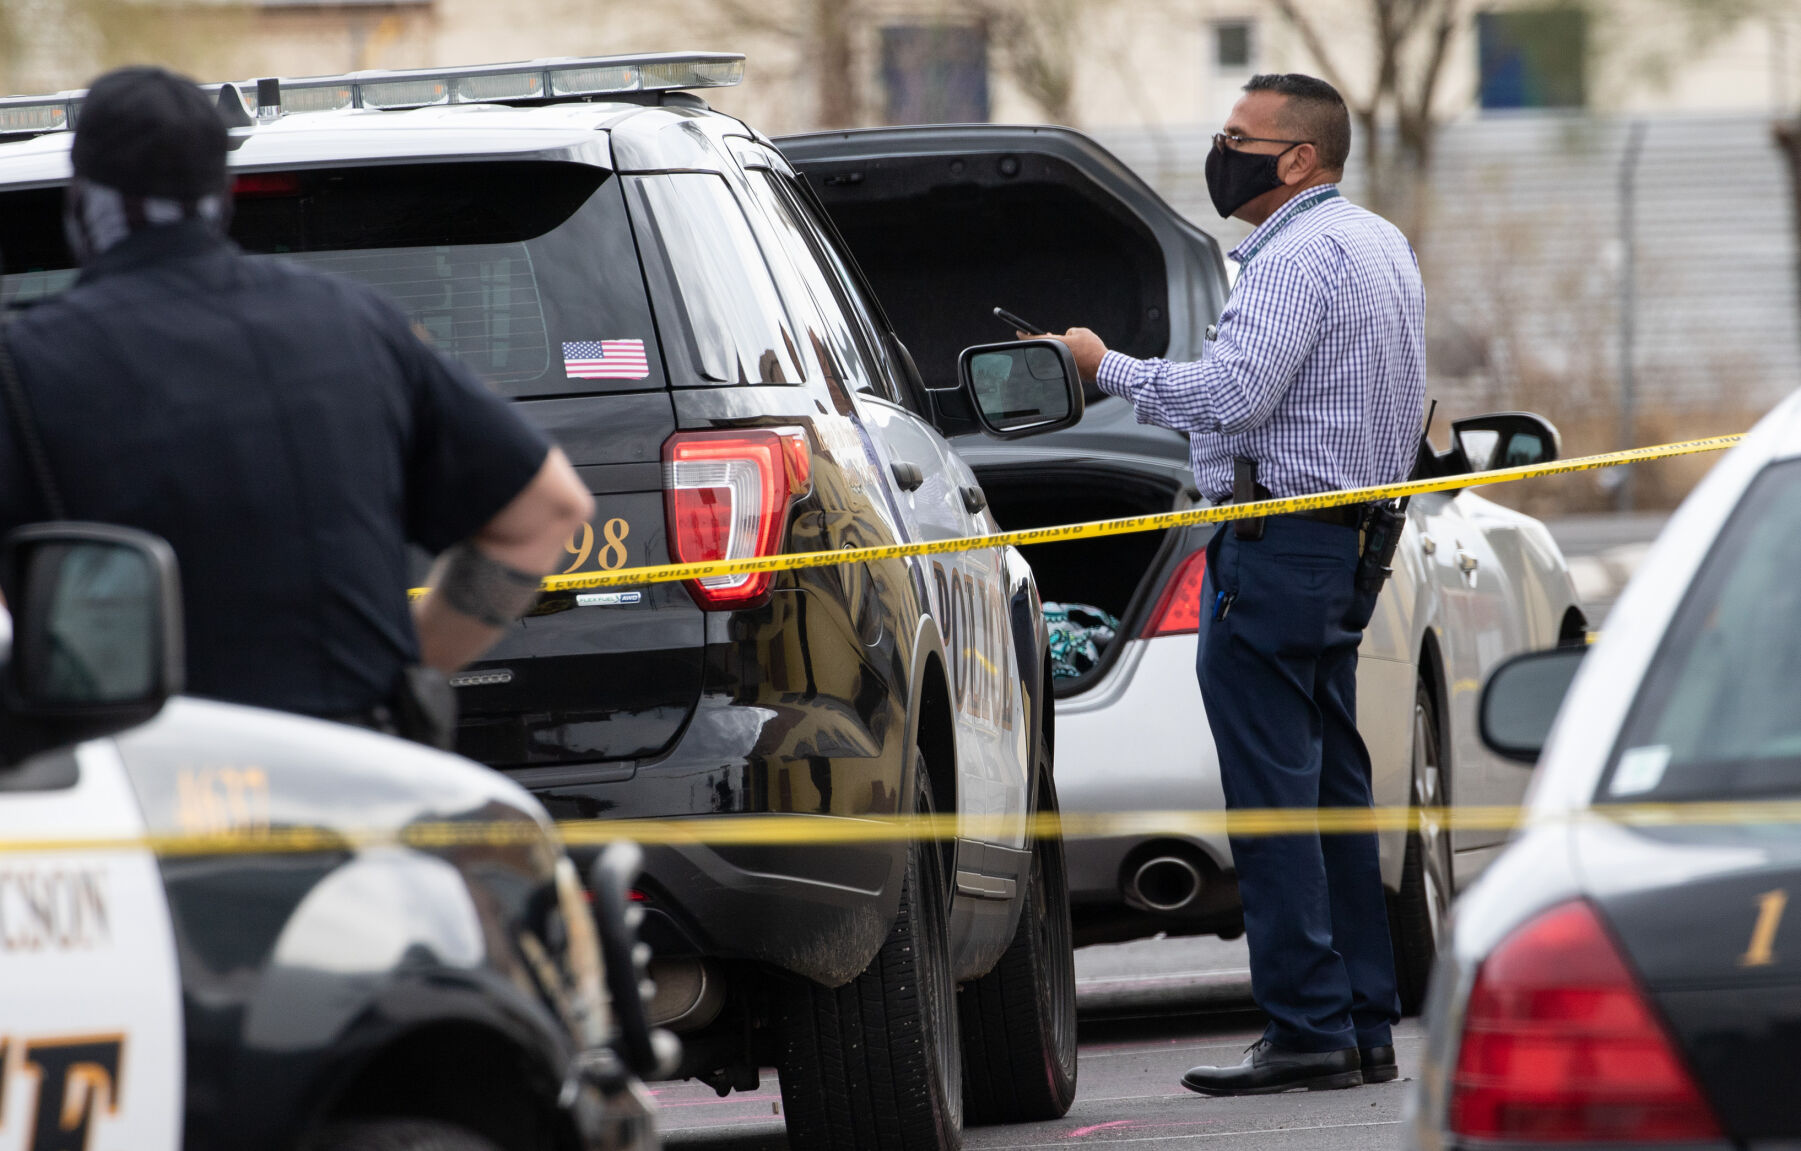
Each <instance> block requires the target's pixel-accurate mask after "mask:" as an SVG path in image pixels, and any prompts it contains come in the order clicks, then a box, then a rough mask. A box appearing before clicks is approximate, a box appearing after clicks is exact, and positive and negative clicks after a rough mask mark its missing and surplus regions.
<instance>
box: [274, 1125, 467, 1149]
mask: <svg viewBox="0 0 1801 1151" xmlns="http://www.w3.org/2000/svg"><path fill="white" fill-rule="evenodd" d="M306 1151H500V1148H499V1147H498V1146H497V1145H496V1144H494V1143H493V1142H492V1141H490V1140H488V1139H486V1138H484V1137H483V1136H480V1135H477V1134H476V1133H475V1132H473V1131H471V1130H469V1129H468V1128H467V1127H458V1126H456V1125H454V1124H451V1123H439V1122H436V1121H434V1120H429V1119H368V1120H361V1121H357V1122H351V1123H334V1124H332V1125H331V1126H330V1127H327V1128H325V1129H324V1130H322V1131H320V1132H319V1134H318V1135H316V1136H314V1137H313V1138H312V1139H311V1140H309V1141H308V1142H307V1145H306Z"/></svg>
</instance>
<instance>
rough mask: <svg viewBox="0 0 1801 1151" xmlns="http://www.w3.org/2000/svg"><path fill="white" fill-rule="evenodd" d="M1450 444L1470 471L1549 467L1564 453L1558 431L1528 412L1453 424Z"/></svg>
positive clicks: (1561, 438) (1496, 414)
mask: <svg viewBox="0 0 1801 1151" xmlns="http://www.w3.org/2000/svg"><path fill="white" fill-rule="evenodd" d="M1451 442H1452V444H1454V445H1455V446H1456V448H1457V450H1458V451H1459V452H1460V453H1462V455H1463V458H1464V461H1465V462H1466V463H1467V464H1468V467H1469V470H1470V471H1472V472H1486V471H1492V470H1494V469H1495V468H1519V467H1527V466H1530V465H1532V464H1548V463H1551V462H1552V461H1553V460H1555V459H1557V458H1558V455H1559V454H1560V453H1561V452H1562V450H1563V437H1562V436H1560V435H1558V433H1557V429H1556V428H1555V427H1553V426H1551V423H1550V421H1548V420H1546V419H1545V418H1544V417H1542V416H1535V415H1533V414H1532V413H1531V412H1495V413H1492V414H1490V415H1486V416H1471V417H1470V418H1468V419H1464V420H1456V421H1453V422H1452V424H1451Z"/></svg>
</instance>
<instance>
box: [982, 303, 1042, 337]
mask: <svg viewBox="0 0 1801 1151" xmlns="http://www.w3.org/2000/svg"><path fill="white" fill-rule="evenodd" d="M994 314H995V315H996V316H997V317H999V318H1000V321H1001V323H1003V324H1006V325H1007V326H1008V327H1010V328H1012V329H1013V330H1014V331H1016V332H1025V333H1026V334H1027V335H1031V336H1045V335H1049V334H1050V333H1049V332H1048V331H1047V330H1046V329H1044V328H1041V327H1039V326H1038V325H1037V324H1033V323H1028V322H1027V321H1025V320H1022V319H1020V318H1019V317H1018V316H1016V315H1014V314H1013V313H1012V312H1009V311H1008V310H1007V309H1005V308H996V309H994Z"/></svg>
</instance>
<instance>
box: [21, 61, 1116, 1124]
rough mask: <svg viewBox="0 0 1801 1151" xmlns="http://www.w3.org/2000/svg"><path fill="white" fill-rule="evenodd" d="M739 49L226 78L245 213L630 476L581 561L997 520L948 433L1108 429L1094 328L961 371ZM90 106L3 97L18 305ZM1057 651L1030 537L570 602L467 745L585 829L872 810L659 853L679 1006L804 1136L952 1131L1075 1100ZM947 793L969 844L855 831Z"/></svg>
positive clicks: (524, 640)
mask: <svg viewBox="0 0 1801 1151" xmlns="http://www.w3.org/2000/svg"><path fill="white" fill-rule="evenodd" d="M742 71H743V58H742V57H741V56H736V55H722V54H693V53H690V54H681V55H674V54H665V55H657V56H637V57H608V58H600V59H563V60H546V61H536V62H532V63H526V64H509V65H489V66H483V67H478V68H468V69H458V70H449V71H429V72H426V71H416V72H393V73H367V72H365V73H358V74H356V75H354V76H343V77H327V78H318V77H314V78H307V79H303V80H283V81H281V82H279V83H275V82H267V81H265V82H260V83H259V84H258V85H256V86H255V87H254V88H251V87H248V86H246V87H244V88H240V87H238V86H236V85H221V86H216V89H217V91H218V94H219V98H220V101H221V106H222V107H223V108H225V109H226V110H227V112H228V117H229V118H231V119H234V120H235V121H236V122H237V123H238V125H239V126H238V127H237V128H235V129H234V130H233V151H232V153H231V165H232V169H233V171H234V173H235V179H236V213H235V217H234V223H233V229H232V230H233V235H234V236H235V237H236V238H237V240H238V242H239V243H240V244H242V245H243V246H244V247H245V248H246V249H247V250H249V251H252V252H258V253H272V254H275V253H279V254H280V255H281V256H283V257H284V258H287V259H291V260H297V261H301V262H304V263H307V264H309V265H312V266H315V267H319V268H325V269H329V270H332V271H335V272H339V273H343V274H347V275H351V276H355V277H358V278H360V279H362V280H365V281H367V282H369V283H371V284H374V285H376V286H377V287H379V288H380V289H382V290H384V291H386V292H388V293H389V294H390V295H391V296H392V297H393V298H394V299H396V300H397V301H398V302H399V303H400V305H401V306H402V307H403V308H404V309H405V310H406V311H407V312H408V314H409V315H410V316H411V317H412V318H413V319H414V321H415V322H416V324H417V327H418V330H419V331H420V332H421V333H422V335H423V336H424V337H425V338H428V339H431V340H433V341H435V342H436V343H437V344H438V346H439V347H441V348H443V349H445V350H446V351H448V352H450V353H451V354H453V355H455V356H457V357H459V358H460V359H461V360H462V361H463V362H464V363H466V364H468V365H469V366H470V367H472V368H473V369H474V370H475V371H476V372H478V373H479V374H480V375H481V376H483V377H484V378H485V379H487V380H488V381H490V382H491V383H492V385H493V386H494V387H495V388H497V389H499V390H500V391H501V392H503V393H504V394H506V395H507V396H509V397H512V398H514V399H515V400H516V401H517V404H518V410H519V411H520V413H521V414H522V415H523V416H524V417H525V418H527V419H529V420H531V421H533V422H535V423H536V424H537V425H538V426H540V427H542V428H543V429H545V430H546V431H547V432H548V433H549V434H550V435H551V436H552V437H553V438H554V439H555V440H556V442H557V443H559V444H560V445H561V446H562V448H563V449H564V451H566V452H567V453H568V455H569V457H570V458H571V460H572V461H573V462H574V463H575V464H576V465H577V467H578V469H579V470H580V472H581V474H582V475H583V476H584V477H585V479H586V480H587V482H588V485H589V488H590V490H591V491H592V492H593V493H594V494H595V498H596V501H597V505H598V511H597V513H596V515H595V517H594V520H593V522H592V523H591V524H589V525H588V526H586V527H585V528H584V529H583V530H581V531H580V532H579V533H578V534H577V535H576V537H575V538H573V539H571V540H570V541H569V545H568V556H567V562H566V563H565V565H564V570H565V571H566V572H567V573H582V572H595V571H608V570H614V569H619V568H626V567H636V566H639V565H644V564H656V563H664V562H669V561H690V560H707V559H718V558H730V557H744V556H757V555H767V554H774V553H783V552H814V551H837V550H839V549H843V548H848V547H863V546H874V545H882V544H888V543H893V542H902V541H912V540H932V539H940V538H945V537H953V536H955V537H960V536H967V535H973V534H980V533H984V532H990V531H994V530H995V523H994V520H993V519H992V517H991V516H990V515H989V513H988V511H987V510H986V496H985V495H984V493H983V491H982V489H981V487H980V486H979V484H978V483H977V481H976V478H975V476H974V475H973V474H972V473H971V471H970V469H969V468H968V467H967V466H966V465H965V464H964V463H963V462H962V461H961V460H960V459H959V458H958V457H957V456H956V454H955V453H954V452H953V451H952V450H951V449H950V448H949V446H948V445H947V443H946V439H945V436H946V435H948V434H957V433H965V432H970V431H977V430H984V431H987V432H989V433H991V434H995V435H1002V436H1013V435H1025V434H1031V433H1034V432H1040V431H1050V430H1055V429H1056V428H1058V427H1062V426H1067V425H1069V424H1071V423H1073V422H1074V421H1075V420H1077V419H1078V418H1079V417H1080V414H1081V403H1082V400H1081V389H1080V384H1079V382H1078V381H1077V379H1076V376H1075V369H1074V365H1073V363H1072V362H1071V361H1070V359H1069V357H1068V355H1067V352H1066V351H1064V350H1062V349H1061V346H1060V345H1056V344H1054V343H1045V342H1026V343H1023V344H1011V345H994V346H991V347H986V348H981V349H972V350H971V351H970V352H968V353H966V354H965V356H964V357H963V371H962V373H961V377H962V379H963V381H964V385H963V387H962V388H958V387H957V386H956V385H955V384H952V390H949V391H928V390H927V389H926V387H925V385H924V383H923V382H922V380H921V378H920V376H919V373H918V371H917V370H916V369H915V368H914V366H913V362H912V359H911V357H910V356H909V355H908V353H907V351H906V349H905V348H904V347H903V346H902V345H901V343H900V341H899V340H898V339H897V338H896V337H895V336H894V333H893V330H892V328H891V326H890V324H889V322H888V320H887V317H886V316H885V315H884V313H883V311H882V309H881V307H880V305H879V304H878V303H877V302H876V300H875V298H874V297H873V296H872V295H871V293H870V292H869V290H868V286H867V284H866V283H865V281H864V279H863V277H862V275H861V274H860V273H859V272H858V270H857V268H856V266H855V264H854V262H853V261H852V260H851V258H850V256H849V254H848V252H847V251H846V249H845V248H844V246H843V244H842V243H841V241H840V240H839V239H838V237H837V235H836V234H835V232H834V230H833V227H832V225H831V223H830V221H829V220H828V218H827V217H826V216H825V214H824V213H823V212H822V211H820V209H819V206H818V203H817V201H816V199H815V198H814V196H813V195H812V194H811V192H810V191H809V189H808V188H807V187H806V186H805V185H804V184H803V183H802V182H801V181H800V180H799V179H797V178H796V176H795V174H794V172H793V171H792V170H791V169H790V167H789V165H788V164H787V162H786V161H785V160H784V159H783V157H782V156H781V155H780V154H779V153H778V152H777V151H776V150H775V149H774V148H773V147H772V146H771V145H770V143H769V141H768V140H767V139H765V138H764V137H763V136H762V135H760V134H759V133H757V132H756V131H755V130H753V129H751V128H749V127H746V126H745V125H744V124H743V123H741V122H739V121H737V120H735V119H732V118H731V117H728V116H725V115H722V114H719V113H717V112H714V111H712V110H710V109H709V108H708V107H707V105H706V104H705V103H704V102H703V101H702V100H701V99H700V98H698V97H697V96H695V95H694V94H693V91H692V90H696V89H704V88H708V87H715V86H719V85H723V84H733V83H736V82H737V81H738V80H739V78H740V77H741V75H742ZM78 114H79V107H78V94H76V95H71V96H67V97H58V98H52V99H28V98H20V99H15V100H10V101H0V128H4V129H10V130H12V131H14V132H18V133H39V134H38V135H35V136H33V137H31V138H30V139H27V140H23V141H21V142H17V143H12V144H6V145H0V249H3V250H4V251H5V252H6V258H7V265H8V270H9V273H11V274H10V275H9V277H8V281H7V285H6V291H7V293H8V295H9V297H12V298H13V299H15V300H21V301H28V300H29V299H31V298H32V297H34V296H41V295H43V294H46V293H52V292H55V291H58V290H60V289H61V288H62V287H63V286H64V285H65V284H66V283H67V282H68V281H69V279H70V278H71V277H72V275H73V273H72V271H70V270H69V264H70V260H69V255H68V253H67V252H66V251H65V250H64V246H63V242H62V240H61V238H60V237H61V230H60V227H59V224H58V213H59V210H60V209H59V195H60V185H61V184H62V183H63V182H64V181H66V179H67V176H68V158H67V134H66V133H64V132H60V131H57V129H61V128H65V127H67V126H69V124H70V123H71V121H72V120H73V119H74V118H75V117H76V116H77V115H78ZM1003 302H1004V301H995V303H1003ZM998 333H999V329H997V334H998ZM972 381H974V382H979V383H980V388H979V390H978V389H976V388H974V387H973V386H972V383H971V382H972ZM947 383H949V381H947ZM978 396H979V402H977V399H976V397H978ZM984 405H985V406H984ZM1047 646H1048V645H1047V638H1046V633H1045V630H1044V625H1043V622H1042V618H1041V611H1040V604H1039V598H1038V593H1037V590H1036V587H1035V585H1034V583H1033V579H1032V575H1031V571H1030V569H1029V567H1028V566H1027V565H1026V564H1025V562H1024V561H1023V560H1022V559H1021V557H1020V556H1019V555H1018V553H1016V552H1014V551H1012V550H1011V549H976V550H970V551H962V552H957V553H954V554H945V555H939V556H934V557H930V558H928V559H915V560H898V559H897V560H889V561H883V562H875V563H866V564H846V565H835V566H825V567H819V568H813V569H806V570H800V571H795V572H792V573H781V574H775V575H767V574H765V575H753V576H748V577H727V578H713V579H703V580H699V581H693V582H689V583H686V584H680V583H662V584H645V585H639V586H635V587H623V588H609V589H607V590H604V591H592V592H580V591H574V592H567V593H556V594H547V595H545V596H544V597H543V598H542V600H541V601H540V603H539V605H538V607H537V609H536V611H535V612H534V613H533V614H532V615H530V616H529V617H528V618H527V619H526V620H524V621H523V622H522V623H521V624H520V625H519V627H518V629H517V630H516V631H515V632H514V633H513V634H512V635H511V636H509V637H508V638H506V639H505V640H503V641H502V643H501V644H500V646H499V647H497V648H496V649H495V650H494V652H493V653H492V654H491V658H489V659H488V660H486V661H485V662H483V663H481V664H478V665H476V666H475V667H472V668H471V669H469V670H468V671H467V672H466V673H465V674H463V675H462V676H461V677H460V678H459V679H458V681H457V682H458V684H459V686H460V699H461V703H462V710H463V722H462V729H461V737H460V744H459V749H460V750H461V751H463V752H464V753H465V754H467V755H469V756H471V757H473V758H475V759H479V760H482V761H484V762H486V763H488V764H490V765H492V766H493V767H495V768H497V769H499V770H500V771H502V772H504V773H506V774H507V775H509V776H511V778H512V779H513V780H515V781H517V782H518V783H520V784H523V785H524V786H526V787H528V788H529V789H531V790H532V791H533V792H534V793H535V794H536V795H537V796H538V798H539V799H540V800H542V801H543V803H544V804H545V806H546V807H547V808H548V809H549V810H550V812H551V813H552V814H553V815H554V816H556V817H558V818H560V819H565V820H587V819H634V818H655V819H682V818H688V817H695V816H711V817H717V816H730V817H733V818H736V819H741V820H742V821H744V822H745V823H746V824H747V825H751V826H754V825H755V824H756V822H757V821H758V820H766V819H767V817H771V816H787V817H790V818H793V817H796V816H799V817H805V818H807V819H811V820H816V821H817V824H818V826H819V828H820V829H821V834H822V835H823V836H825V837H827V838H830V839H831V840H833V842H810V841H803V842H762V843H754V844H751V843H746V844H737V845H724V844H720V845H712V846H700V845H692V846H679V847H675V846H661V847H654V848H649V849H647V852H646V865H645V872H644V877H643V879H642V881H641V882H640V884H639V885H638V888H637V896H638V898H639V901H640V902H641V905H642V906H643V908H644V909H645V912H646V921H645V928H644V934H645V938H646V939H647V941H648V942H650V943H651V944H652V946H653V948H654V950H655V956H656V957H655V960H654V964H653V974H654V976H655V978H656V983H657V988H658V992H657V997H656V1000H655V1001H654V1003H653V1005H652V1016H653V1020H654V1021H655V1022H657V1023H658V1024H660V1025H662V1026H666V1027H668V1028H669V1029H671V1030H673V1031H675V1032H677V1033H678V1034H680V1035H681V1037H682V1039H683V1041H684V1042H683V1047H684V1051H685V1055H684V1058H683V1061H682V1064H681V1066H680V1067H679V1068H678V1069H677V1073H679V1074H681V1075H684V1076H698V1077H701V1078H703V1079H705V1080H706V1081H707V1082H709V1083H711V1084H713V1085H714V1086H715V1087H716V1088H717V1089H718V1090H720V1091H721V1092H726V1091H729V1090H731V1089H734V1088H747V1087H750V1086H753V1085H755V1084H756V1083H757V1080H758V1068H761V1067H766V1066H771V1065H773V1066H775V1067H776V1068H777V1069H778V1071H779V1073H780V1077H781V1083H782V1091H783V1096H784V1102H785V1107H784V1111H785V1113H786V1116H787V1122H788V1129H789V1136H790V1141H791V1142H792V1143H793V1144H794V1145H796V1146H803V1147H831V1148H844V1147H853V1146H875V1145H877V1144H880V1145H882V1146H889V1145H898V1144H903V1143H904V1144H905V1145H906V1146H909V1147H915V1146H917V1147H950V1146H954V1145H955V1144H956V1143H957V1142H958V1140H959V1138H960V1131H961V1127H962V1123H963V1120H964V1118H965V1116H966V1115H967V1117H968V1118H969V1119H970V1120H971V1121H1000V1120H1022V1119H1039V1118H1049V1117H1054V1116H1057V1115H1061V1114H1063V1112H1064V1111H1065V1110H1067V1108H1068V1106H1069V1104H1070V1101H1071V1099H1072V1098H1073V1095H1074V1090H1075V1076H1076V1066H1075V1058H1076V1044H1075V1003H1074V969H1073V958H1072V952H1071V936H1070V931H1069V911H1068V902H1067V891H1066V881H1065V876H1064V867H1063V860H1062V854H1061V844H1060V842H1059V841H1057V840H1055V839H1034V838H1033V837H1031V836H1029V835H1028V834H1027V832H1028V826H1029V821H1030V817H1031V816H1032V814H1033V813H1034V812H1037V811H1049V810H1054V809H1055V804H1056V791H1055V787H1054V784H1053V781H1052V775H1051V745H1050V733H1051V730H1052V727H1051V695H1050V690H1049V688H1050V675H1051V671H1050V667H1049V662H1048V659H1047V656H1046V651H1047ZM913 813H938V814H954V815H955V816H956V817H957V818H958V820H959V823H958V826H959V831H960V834H958V835H956V836H954V837H947V838H943V839H917V840H913V841H906V840H896V839H890V840H888V841H879V842H863V841H857V842H846V837H845V836H844V835H843V834H842V832H844V831H845V830H846V829H850V830H855V829H856V828H857V827H858V826H859V825H860V824H866V823H867V822H868V821H870V820H873V819H876V818H879V817H892V816H896V815H909V814H913Z"/></svg>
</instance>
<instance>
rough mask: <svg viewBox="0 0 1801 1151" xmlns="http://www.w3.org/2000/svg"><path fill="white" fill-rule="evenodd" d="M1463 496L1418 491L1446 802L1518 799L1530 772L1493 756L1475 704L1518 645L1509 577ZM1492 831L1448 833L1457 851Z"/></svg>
mask: <svg viewBox="0 0 1801 1151" xmlns="http://www.w3.org/2000/svg"><path fill="white" fill-rule="evenodd" d="M1477 499H1479V497H1475V496H1470V495H1468V494H1467V493H1449V494H1440V493H1433V494H1430V495H1425V496H1420V497H1418V500H1417V505H1418V506H1419V507H1420V508H1421V511H1422V513H1423V514H1422V516H1421V521H1420V527H1421V529H1422V530H1421V532H1420V535H1419V547H1420V549H1421V550H1422V551H1424V552H1425V553H1426V554H1425V559H1426V566H1427V570H1428V571H1430V572H1431V573H1432V578H1433V581H1434V582H1435V584H1436V585H1437V588H1438V593H1439V602H1440V604H1441V610H1442V612H1443V622H1444V632H1443V635H1442V636H1441V639H1442V643H1441V644H1440V650H1441V654H1442V656H1443V658H1444V662H1445V680H1446V687H1447V688H1448V692H1447V694H1448V696H1449V711H1450V716H1449V719H1450V736H1451V745H1450V750H1451V755H1450V764H1451V779H1450V788H1449V797H1448V798H1449V799H1450V801H1451V802H1452V803H1455V804H1457V805H1458V806H1460V807H1461V806H1465V805H1476V806H1508V805H1512V804H1517V803H1518V802H1519V800H1520V796H1521V794H1522V791H1523V789H1524V787H1525V781H1526V776H1527V773H1526V772H1523V771H1521V770H1520V769H1519V768H1518V766H1516V765H1514V764H1510V763H1507V762H1506V761H1504V760H1501V759H1499V758H1497V757H1496V756H1494V755H1493V754H1492V753H1490V752H1489V750H1488V749H1487V748H1486V747H1484V746H1483V745H1482V739H1481V730H1480V727H1479V725H1478V722H1477V714H1476V709H1477V703H1478V701H1479V699H1480V698H1481V693H1482V684H1483V683H1484V682H1486V680H1487V676H1488V673H1489V672H1490V671H1491V670H1493V669H1494V667H1495V666H1496V665H1497V664H1499V663H1500V662H1501V661H1502V660H1503V659H1506V658H1507V657H1508V656H1509V655H1513V654H1516V653H1517V652H1518V651H1519V650H1520V643H1519V636H1518V633H1519V631H1520V628H1519V624H1518V619H1517V615H1518V613H1517V612H1516V611H1515V609H1514V608H1513V606H1512V600H1513V597H1514V595H1515V589H1514V588H1513V586H1512V584H1513V579H1512V577H1511V576H1510V575H1509V573H1508V571H1507V569H1506V567H1505V565H1503V564H1502V563H1501V561H1500V558H1499V556H1498V554H1497V553H1496V551H1495V548H1494V544H1493V542H1492V541H1491V540H1490V539H1489V536H1488V533H1487V532H1486V531H1485V530H1484V524H1483V522H1482V521H1481V520H1480V519H1479V518H1476V517H1473V516H1472V515H1471V514H1470V513H1471V511H1472V510H1473V509H1472V508H1471V507H1470V506H1468V501H1472V500H1477ZM1506 834H1507V833H1506V832H1505V831H1503V830H1499V829H1494V828H1469V827H1459V828H1456V829H1454V830H1453V831H1452V833H1451V845H1452V848H1453V850H1455V851H1458V852H1466V851H1473V850H1478V849H1482V848H1489V847H1493V846H1495V845H1497V844H1499V843H1500V842H1501V841H1502V840H1503V839H1505V838H1506Z"/></svg>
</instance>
